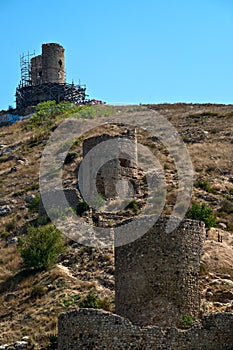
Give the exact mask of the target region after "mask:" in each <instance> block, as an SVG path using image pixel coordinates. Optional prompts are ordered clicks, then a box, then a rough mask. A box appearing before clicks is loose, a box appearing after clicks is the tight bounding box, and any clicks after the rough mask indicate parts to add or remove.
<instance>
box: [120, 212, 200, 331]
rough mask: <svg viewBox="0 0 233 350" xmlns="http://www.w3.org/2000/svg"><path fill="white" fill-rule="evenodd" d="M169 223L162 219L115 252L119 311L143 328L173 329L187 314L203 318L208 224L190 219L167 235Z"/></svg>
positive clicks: (166, 218)
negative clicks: (202, 257) (203, 259)
mask: <svg viewBox="0 0 233 350" xmlns="http://www.w3.org/2000/svg"><path fill="white" fill-rule="evenodd" d="M168 219H169V218H168V217H161V218H160V219H159V220H158V221H157V222H156V224H154V226H153V227H152V228H151V229H150V230H149V231H148V232H147V233H146V234H144V235H143V236H142V237H140V238H139V239H137V240H135V241H134V242H132V243H130V244H127V245H124V246H120V247H116V248H115V291H116V296H115V303H116V313H117V314H118V315H121V316H123V317H127V318H129V319H130V321H131V322H133V324H137V325H139V326H146V325H157V326H161V327H168V326H173V325H176V324H177V323H178V322H179V320H180V319H181V317H182V315H185V314H190V315H193V316H194V317H195V318H198V317H199V310H200V296H199V285H198V279H199V271H200V254H201V248H202V243H203V239H204V236H205V232H204V226H203V225H202V224H201V223H199V222H197V221H193V220H184V221H183V222H182V223H181V224H180V225H179V226H178V227H177V229H175V230H174V231H173V232H171V233H166V226H167V222H168ZM176 221H177V218H173V222H174V223H176ZM125 234H127V233H125Z"/></svg>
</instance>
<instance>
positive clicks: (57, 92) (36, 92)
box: [16, 83, 87, 112]
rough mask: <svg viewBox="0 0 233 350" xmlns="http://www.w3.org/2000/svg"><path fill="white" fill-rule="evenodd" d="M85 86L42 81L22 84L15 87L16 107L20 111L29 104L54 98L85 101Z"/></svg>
mask: <svg viewBox="0 0 233 350" xmlns="http://www.w3.org/2000/svg"><path fill="white" fill-rule="evenodd" d="M86 98H87V95H86V86H85V85H75V84H73V83H72V84H68V83H63V84H61V83H43V84H38V85H22V84H20V85H19V86H18V87H17V89H16V109H17V111H19V112H21V111H24V110H25V109H26V108H27V107H29V106H36V105H37V104H38V103H40V102H44V101H48V100H55V101H56V102H57V103H59V102H61V101H69V102H73V103H75V104H85V103H86Z"/></svg>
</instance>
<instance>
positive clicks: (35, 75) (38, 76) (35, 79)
mask: <svg viewBox="0 0 233 350" xmlns="http://www.w3.org/2000/svg"><path fill="white" fill-rule="evenodd" d="M31 79H32V85H37V84H41V83H42V56H41V55H39V56H35V57H33V58H32V59H31Z"/></svg>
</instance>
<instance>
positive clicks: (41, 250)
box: [18, 226, 65, 270]
mask: <svg viewBox="0 0 233 350" xmlns="http://www.w3.org/2000/svg"><path fill="white" fill-rule="evenodd" d="M18 249H19V252H20V255H21V258H22V260H23V262H22V266H23V268H25V269H27V270H29V269H47V268H48V267H50V266H52V265H54V264H56V263H57V261H58V256H59V254H61V253H63V252H64V250H65V248H64V243H63V240H62V235H61V233H60V231H59V230H57V229H56V228H55V227H54V226H45V227H40V226H39V227H32V226H29V227H28V234H27V235H26V236H25V237H23V238H21V239H20V240H19V243H18Z"/></svg>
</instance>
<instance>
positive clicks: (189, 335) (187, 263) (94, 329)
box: [58, 217, 233, 350]
mask: <svg viewBox="0 0 233 350" xmlns="http://www.w3.org/2000/svg"><path fill="white" fill-rule="evenodd" d="M167 220H168V217H161V218H159V220H158V221H157V223H155V224H154V225H153V227H152V228H151V229H150V230H149V231H148V232H147V233H146V234H145V235H143V236H142V237H140V238H138V239H137V240H136V241H134V242H132V243H129V244H127V245H124V246H120V247H116V248H115V270H116V275H115V295H116V298H115V305H116V314H113V313H110V312H104V311H102V310H95V309H80V310H76V311H70V312H67V313H63V314H61V315H60V316H59V320H58V349H59V350H81V349H82V350H85V349H92V350H100V349H106V350H114V349H117V350H118V349H122V350H125V349H134V350H135V349H137V350H141V349H143V350H144V349H148V350H149V349H153V350H162V349H163V350H164V349H166V350H190V349H195V350H203V349H205V350H214V349H215V350H216V349H218V350H232V349H233V332H232V330H233V314H232V313H216V314H212V315H209V316H206V317H204V318H201V315H200V295H199V287H198V276H199V269H200V254H201V249H202V244H203V240H204V236H205V230H204V226H203V225H202V224H201V223H200V222H197V221H192V220H187V219H185V220H183V221H182V223H181V224H180V225H179V226H178V228H176V229H175V230H174V231H173V232H172V233H169V234H168V233H166V231H165V227H166V223H167ZM173 220H174V222H176V220H177V218H173ZM126 234H127V233H126ZM185 315H192V316H193V317H195V319H196V323H195V325H194V326H193V327H191V328H189V329H187V330H183V329H182V330H181V329H179V323H180V321H181V320H182V317H183V316H185Z"/></svg>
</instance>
